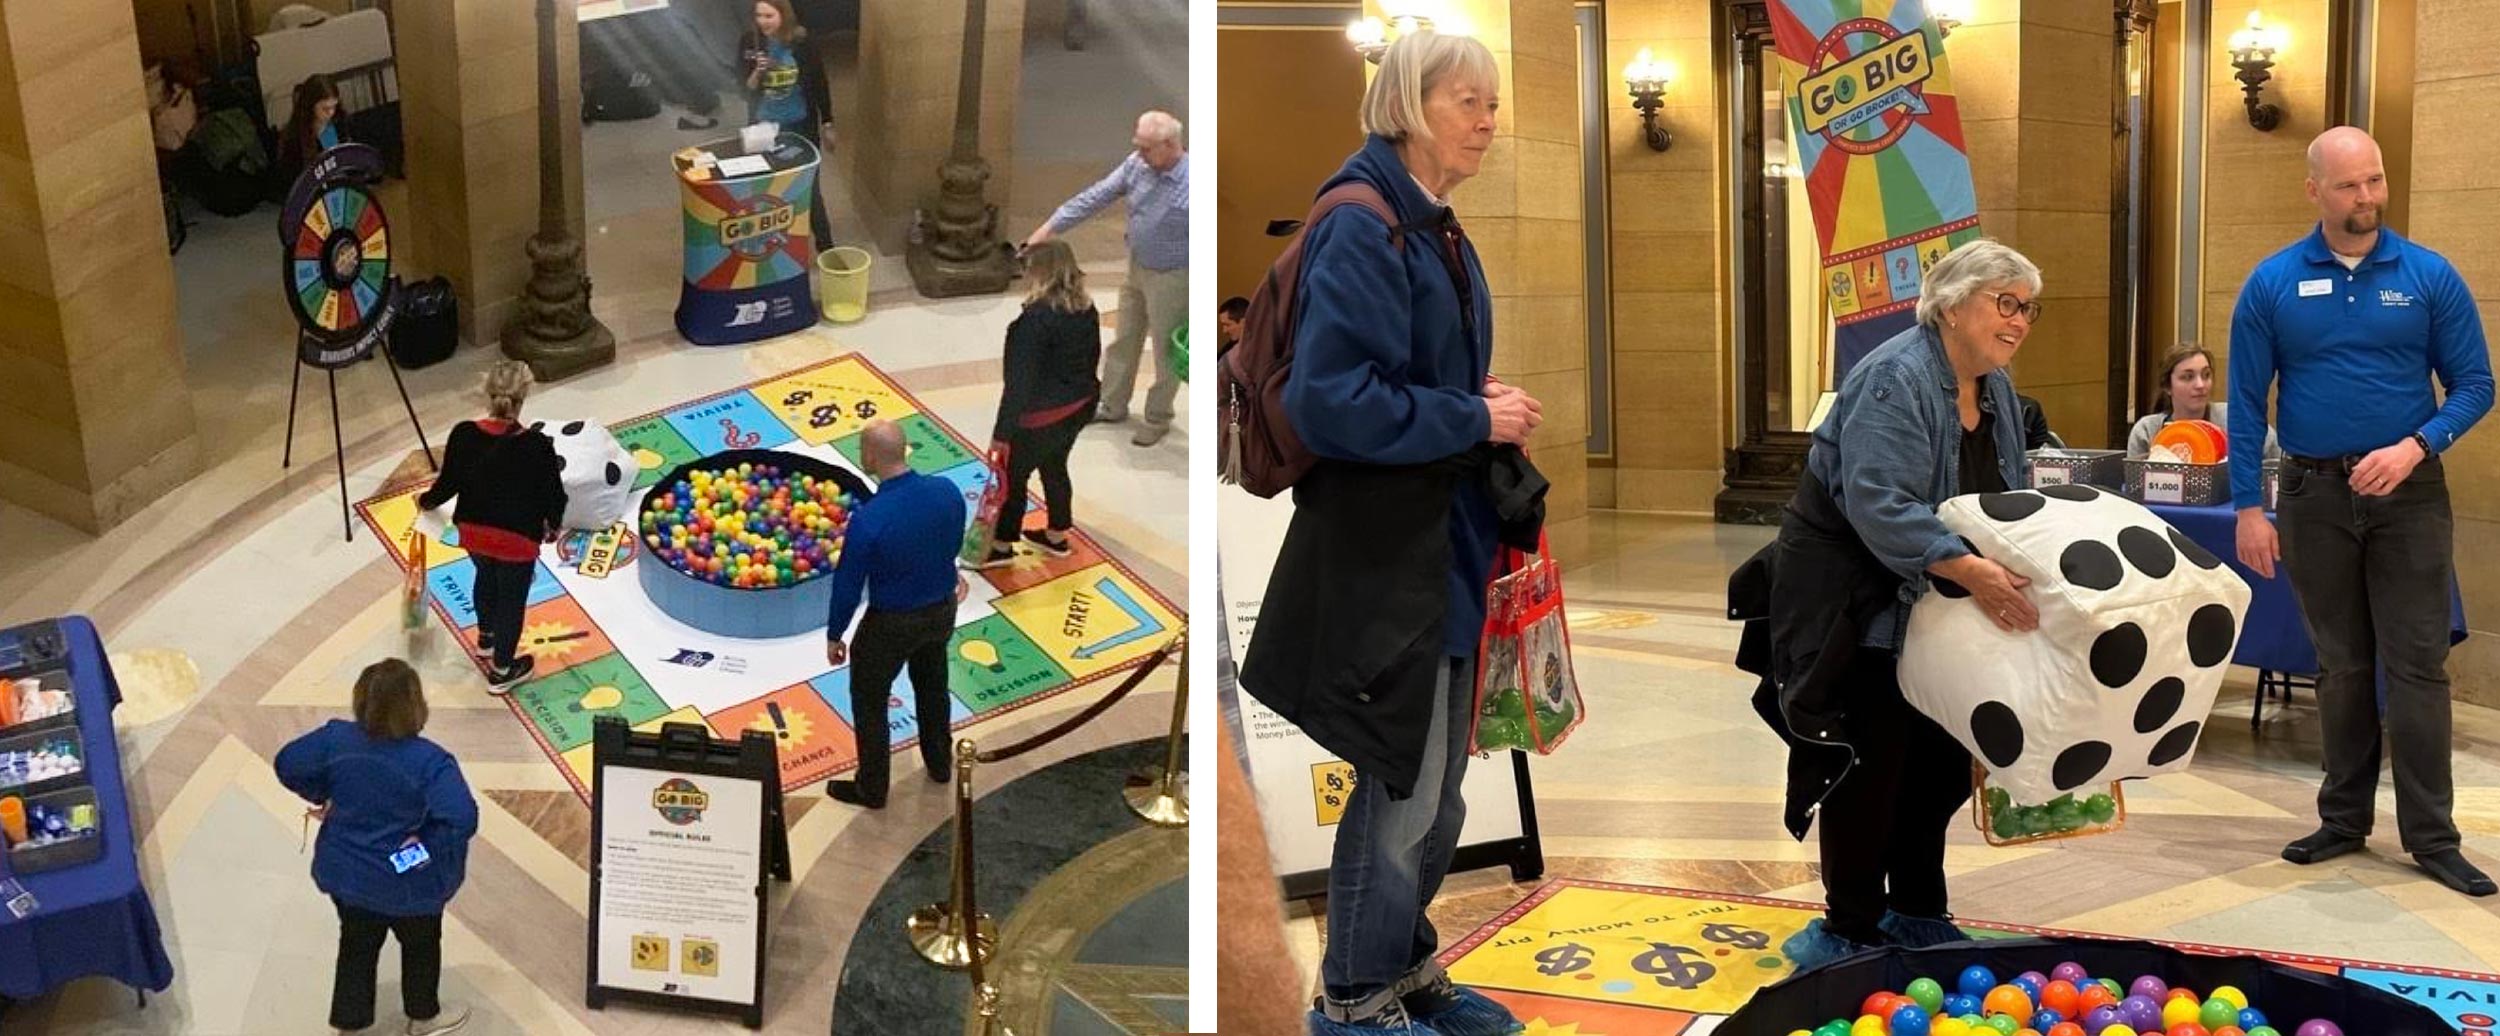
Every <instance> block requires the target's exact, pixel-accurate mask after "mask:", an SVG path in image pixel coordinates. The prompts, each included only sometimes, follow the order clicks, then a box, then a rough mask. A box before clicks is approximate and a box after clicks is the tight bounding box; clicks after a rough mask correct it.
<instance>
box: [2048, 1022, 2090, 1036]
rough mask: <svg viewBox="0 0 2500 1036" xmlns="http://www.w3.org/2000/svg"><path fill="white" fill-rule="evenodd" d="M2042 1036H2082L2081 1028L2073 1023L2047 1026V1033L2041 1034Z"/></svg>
mask: <svg viewBox="0 0 2500 1036" xmlns="http://www.w3.org/2000/svg"><path fill="white" fill-rule="evenodd" d="M2042 1036H2083V1026H2080V1025H2077V1024H2075V1023H2073V1022H2059V1023H2057V1024H2055V1025H2052V1026H2049V1031H2048V1032H2046V1033H2043V1034H2042Z"/></svg>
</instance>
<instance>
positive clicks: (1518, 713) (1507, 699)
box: [1484, 687, 1528, 722]
mask: <svg viewBox="0 0 2500 1036" xmlns="http://www.w3.org/2000/svg"><path fill="white" fill-rule="evenodd" d="M1484 714H1485V715H1487V716H1500V717H1503V718H1505V719H1513V720H1519V721H1522V722H1524V721H1526V720H1527V718H1528V703H1527V698H1526V697H1525V696H1523V695H1521V694H1520V693H1519V688H1516V687H1505V688H1502V689H1501V690H1498V691H1495V692H1493V697H1492V698H1491V699H1489V700H1487V701H1486V702H1485V704H1484Z"/></svg>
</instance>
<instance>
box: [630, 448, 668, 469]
mask: <svg viewBox="0 0 2500 1036" xmlns="http://www.w3.org/2000/svg"><path fill="white" fill-rule="evenodd" d="M667 462H668V458H666V457H663V456H660V453H659V451H658V450H654V449H652V448H650V447H648V446H636V447H634V463H635V464H636V465H637V466H640V467H641V468H642V469H643V470H644V471H649V470H651V469H652V468H656V467H659V466H660V465H662V464H665V463H667Z"/></svg>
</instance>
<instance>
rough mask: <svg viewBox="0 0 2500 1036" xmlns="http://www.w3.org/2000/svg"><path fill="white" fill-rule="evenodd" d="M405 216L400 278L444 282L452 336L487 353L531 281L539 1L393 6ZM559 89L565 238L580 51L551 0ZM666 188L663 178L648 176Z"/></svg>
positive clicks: (461, 0) (568, 17)
mask: <svg viewBox="0 0 2500 1036" xmlns="http://www.w3.org/2000/svg"><path fill="white" fill-rule="evenodd" d="M394 12H395V13H396V14H397V16H398V19H399V20H398V22H397V24H395V25H394V26H393V27H392V33H393V35H394V36H395V37H396V38H395V39H394V40H393V44H394V46H395V48H396V50H397V54H398V61H399V83H400V95H401V96H400V119H401V131H402V133H403V134H404V135H405V136H406V140H407V153H408V157H407V164H408V201H409V203H408V208H409V212H408V213H406V214H400V213H394V214H393V215H394V216H395V217H396V218H397V219H398V221H399V225H398V226H395V227H393V228H392V229H393V230H394V231H395V232H396V233H397V234H398V235H400V236H401V237H403V238H404V239H406V240H408V241H409V243H410V246H411V247H412V250H413V254H411V255H410V256H408V257H407V258H408V262H407V263H406V264H405V266H406V268H407V269H406V272H404V273H403V274H402V276H403V277H405V278H413V277H415V276H422V275H428V274H441V275H443V276H445V277H448V278H450V279H451V282H452V287H453V288H454V290H456V291H457V292H458V293H459V297H460V335H461V337H462V338H463V339H465V340H467V341H469V342H472V343H480V342H491V341H494V340H495V339H496V337H497V335H498V334H500V333H501V331H502V329H503V326H504V325H505V324H506V323H507V322H509V321H510V319H511V317H512V315H513V312H514V310H515V308H516V307H517V306H518V305H519V302H520V298H521V293H522V290H523V288H524V287H525V286H526V285H527V284H528V281H529V278H530V259H529V253H528V251H527V245H528V241H529V238H530V236H531V235H532V234H535V233H536V232H537V230H538V200H539V199H538V179H539V177H538V165H539V149H538V24H537V3H536V0H399V2H398V3H397V4H396V5H395V6H394ZM556 24H557V25H558V26H559V27H560V30H559V31H558V32H557V33H556V84H557V94H558V97H559V98H560V101H559V106H560V108H561V110H562V112H563V115H564V117H563V118H562V119H561V120H559V121H560V125H562V126H563V127H564V133H563V134H562V138H563V139H562V145H563V151H564V174H565V179H566V180H567V181H568V184H567V188H566V195H567V197H568V198H570V199H571V200H572V209H573V211H572V213H571V221H572V229H573V233H574V235H575V237H576V238H580V237H581V235H582V210H581V198H582V152H581V148H582V138H581V119H580V118H579V114H578V113H579V112H580V110H581V103H582V97H581V82H582V76H581V46H580V39H581V37H580V34H579V33H576V32H573V31H571V26H572V25H573V24H574V0H557V2H556ZM646 173H647V175H650V176H655V177H666V176H668V175H669V171H668V169H667V167H665V166H660V167H655V168H653V169H650V170H647V171H646Z"/></svg>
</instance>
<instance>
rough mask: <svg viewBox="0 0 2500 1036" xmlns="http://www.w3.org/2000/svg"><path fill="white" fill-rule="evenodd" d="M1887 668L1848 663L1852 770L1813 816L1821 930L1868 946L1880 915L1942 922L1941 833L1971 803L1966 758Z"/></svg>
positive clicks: (1885, 663)
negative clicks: (1817, 848) (1819, 874)
mask: <svg viewBox="0 0 2500 1036" xmlns="http://www.w3.org/2000/svg"><path fill="white" fill-rule="evenodd" d="M1896 661H1897V658H1896V656H1895V655H1894V654H1893V653H1892V652H1890V651H1884V650H1880V649H1877V648H1867V647H1862V648H1859V649H1858V652H1857V656H1856V657H1855V658H1854V659H1852V660H1851V661H1850V663H1849V672H1848V673H1847V674H1846V675H1845V676H1844V677H1842V679H1844V680H1845V681H1847V683H1846V685H1845V689H1844V690H1843V692H1842V693H1844V694H1845V695H1846V696H1847V701H1848V713H1847V719H1846V721H1845V722H1846V723H1847V730H1848V738H1849V743H1850V745H1852V746H1853V747H1855V748H1856V749H1857V753H1858V762H1857V765H1855V766H1853V767H1850V768H1849V772H1848V774H1847V775H1846V776H1843V777H1842V778H1841V779H1840V784H1839V785H1838V786H1837V787H1834V788H1833V789H1832V793H1831V795H1830V796H1829V797H1827V798H1825V799H1824V800H1823V808H1822V810H1821V812H1820V814H1819V815H1820V817H1821V822H1820V824H1819V825H1818V826H1819V827H1820V831H1819V832H1818V837H1819V838H1820V840H1821V847H1822V853H1823V889H1824V903H1825V905H1826V906H1827V907H1828V908H1829V910H1828V913H1827V914H1826V917H1825V920H1824V922H1823V924H1824V928H1825V929H1826V930H1827V931H1830V932H1831V933H1832V934H1834V935H1838V936H1841V937H1842V938H1846V939H1850V940H1853V941H1856V942H1858V943H1861V944H1868V945H1872V944H1874V943H1876V942H1878V941H1880V940H1881V938H1882V932H1881V930H1880V929H1878V928H1877V927H1876V925H1877V924H1878V923H1879V922H1881V921H1882V920H1883V919H1884V911H1885V910H1886V909H1891V910H1893V911H1894V912H1896V913H1900V914H1905V915H1908V916H1911V917H1929V918H1941V917H1943V916H1945V913H1946V896H1945V883H1944V835H1945V830H1946V829H1947V828H1949V827H1950V826H1951V825H1952V823H1953V815H1954V814H1955V813H1958V812H1960V811H1961V809H1962V805H1963V803H1966V802H1969V801H1970V795H1971V758H1970V752H1968V751H1967V750H1965V749H1963V748H1962V743H1961V742H1959V741H1956V740H1954V739H1953V735H1951V734H1948V733H1945V731H1944V728H1943V727H1940V726H1937V725H1936V721H1934V720H1931V719H1928V718H1927V717H1926V715H1925V714H1923V713H1921V712H1919V711H1918V710H1917V709H1914V708H1912V707H1910V703H1909V701H1908V700H1907V699H1904V698H1903V697H1901V681H1900V677H1899V675H1898V673H1897V671H1896V664H1895V663H1896Z"/></svg>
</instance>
